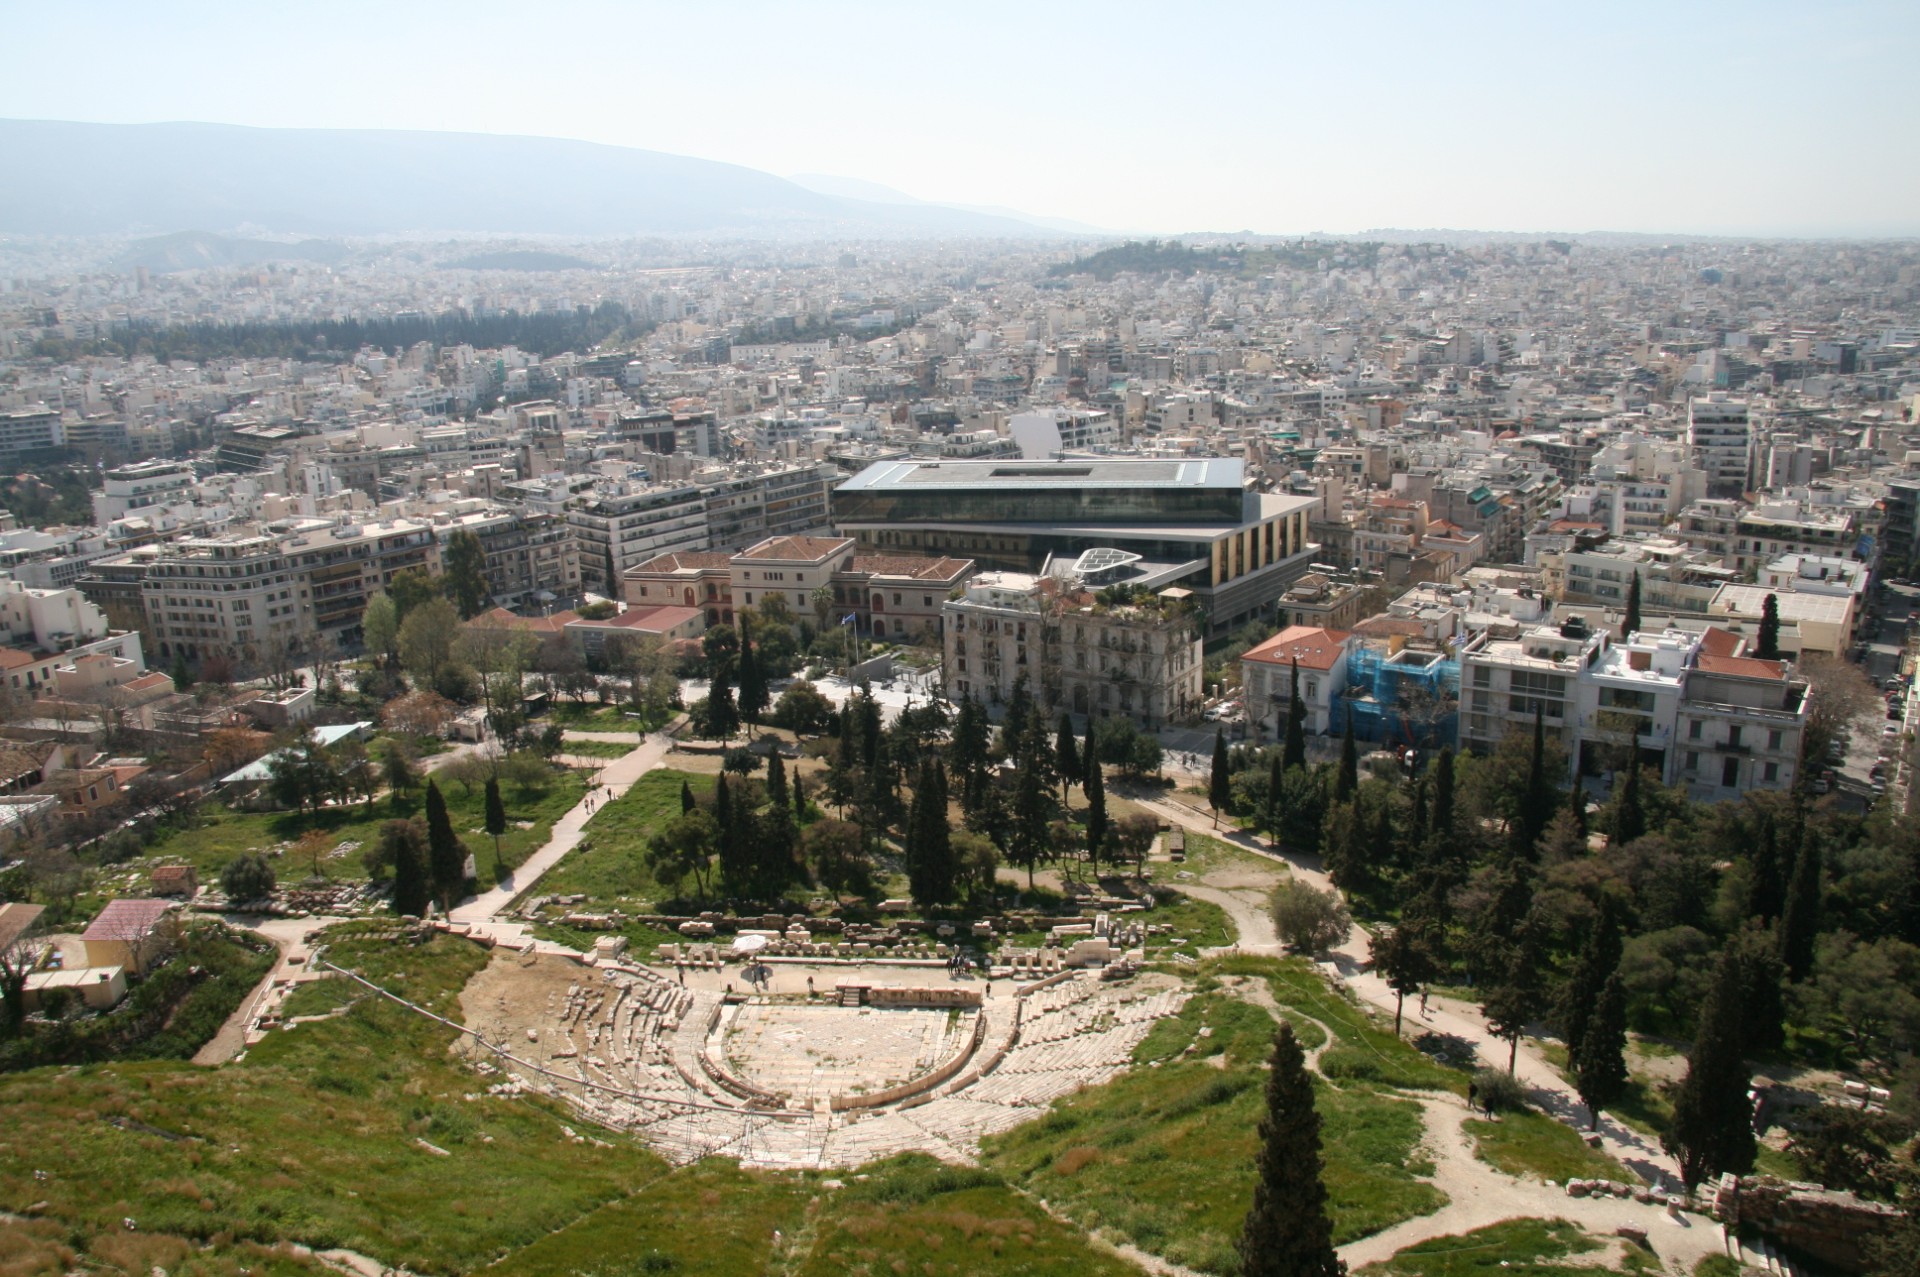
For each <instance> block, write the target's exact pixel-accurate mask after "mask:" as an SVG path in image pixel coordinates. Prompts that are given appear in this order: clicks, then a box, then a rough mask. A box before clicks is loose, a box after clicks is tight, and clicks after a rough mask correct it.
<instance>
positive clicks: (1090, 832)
mask: <svg viewBox="0 0 1920 1277" xmlns="http://www.w3.org/2000/svg"><path fill="white" fill-rule="evenodd" d="M1106 845H1107V782H1106V779H1105V778H1104V777H1103V776H1101V774H1100V762H1099V760H1098V759H1095V760H1094V764H1093V770H1092V771H1090V772H1088V773H1087V857H1088V859H1090V860H1092V861H1093V875H1094V877H1095V878H1096V879H1097V878H1099V876H1100V853H1101V851H1102V850H1104V849H1105V847H1106Z"/></svg>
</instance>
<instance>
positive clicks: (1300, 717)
mask: <svg viewBox="0 0 1920 1277" xmlns="http://www.w3.org/2000/svg"><path fill="white" fill-rule="evenodd" d="M1292 677H1293V682H1292V692H1291V694H1290V695H1289V696H1288V698H1287V738H1286V744H1285V746H1284V747H1283V748H1284V751H1285V753H1284V756H1283V758H1284V761H1283V762H1282V764H1281V765H1282V767H1283V768H1284V769H1285V770H1287V771H1292V770H1293V769H1294V768H1296V767H1305V766H1306V765H1307V703H1306V702H1305V701H1303V700H1301V699H1300V662H1299V661H1298V660H1297V659H1296V660H1295V661H1294V662H1293V676H1292Z"/></svg>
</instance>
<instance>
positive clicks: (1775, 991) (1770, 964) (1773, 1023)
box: [1728, 919, 1787, 1055]
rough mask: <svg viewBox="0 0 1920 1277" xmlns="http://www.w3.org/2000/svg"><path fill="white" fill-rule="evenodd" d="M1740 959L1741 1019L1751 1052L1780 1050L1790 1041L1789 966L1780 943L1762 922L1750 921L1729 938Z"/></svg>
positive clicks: (1747, 1046)
mask: <svg viewBox="0 0 1920 1277" xmlns="http://www.w3.org/2000/svg"><path fill="white" fill-rule="evenodd" d="M1728 944H1729V947H1730V948H1731V949H1732V950H1733V952H1734V954H1735V955H1736V957H1737V958H1738V960H1739V963H1740V989H1741V996H1740V1023H1741V1024H1742V1026H1744V1030H1745V1032H1744V1038H1743V1040H1744V1044H1745V1048H1746V1051H1747V1053H1748V1054H1749V1055H1752V1054H1757V1053H1759V1052H1762V1051H1777V1050H1779V1049H1780V1048H1781V1047H1783V1046H1785V1045H1786V1042H1787V1029H1786V1023H1787V999H1786V984H1787V968H1786V964H1785V963H1784V962H1782V961H1781V960H1780V953H1779V946H1778V945H1777V944H1776V943H1775V942H1774V938H1773V936H1772V935H1771V934H1770V933H1769V932H1768V931H1767V929H1766V928H1764V927H1762V926H1761V925H1760V924H1759V923H1758V922H1756V921H1754V920H1752V919H1749V920H1748V922H1747V925H1746V926H1744V927H1742V928H1741V929H1740V931H1739V932H1738V933H1737V934H1735V935H1734V937H1733V938H1732V939H1731V940H1730V941H1729V942H1728Z"/></svg>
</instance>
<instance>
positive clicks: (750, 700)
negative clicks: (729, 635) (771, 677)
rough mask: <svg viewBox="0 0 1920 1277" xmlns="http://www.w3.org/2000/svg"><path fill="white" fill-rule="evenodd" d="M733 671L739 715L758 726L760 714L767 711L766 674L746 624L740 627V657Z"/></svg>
mask: <svg viewBox="0 0 1920 1277" xmlns="http://www.w3.org/2000/svg"><path fill="white" fill-rule="evenodd" d="M734 673H735V677H736V678H737V679H738V680H739V684H740V695H739V698H738V700H737V701H736V704H738V706H739V708H740V717H741V718H742V719H744V720H745V721H746V722H748V723H750V724H752V725H753V726H755V727H758V726H759V725H760V716H761V715H762V714H765V713H766V712H767V705H768V699H767V674H766V670H765V669H764V668H763V667H762V666H761V664H760V653H759V651H758V650H757V649H755V647H754V646H753V635H752V634H751V633H750V632H749V627H748V626H746V625H742V626H741V627H740V659H739V663H738V665H737V666H736V668H735V672H734Z"/></svg>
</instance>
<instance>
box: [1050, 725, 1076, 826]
mask: <svg viewBox="0 0 1920 1277" xmlns="http://www.w3.org/2000/svg"><path fill="white" fill-rule="evenodd" d="M1053 770H1054V771H1056V772H1058V773H1059V775H1060V805H1061V806H1062V807H1064V806H1066V805H1067V791H1068V790H1070V789H1072V788H1073V787H1074V786H1075V785H1077V784H1079V783H1080V774H1081V773H1080V742H1079V741H1078V740H1076V739H1075V738H1074V735H1073V715H1071V714H1069V713H1066V712H1065V711H1062V712H1061V714H1060V730H1059V731H1058V732H1057V733H1055V735H1054V738H1053Z"/></svg>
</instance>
